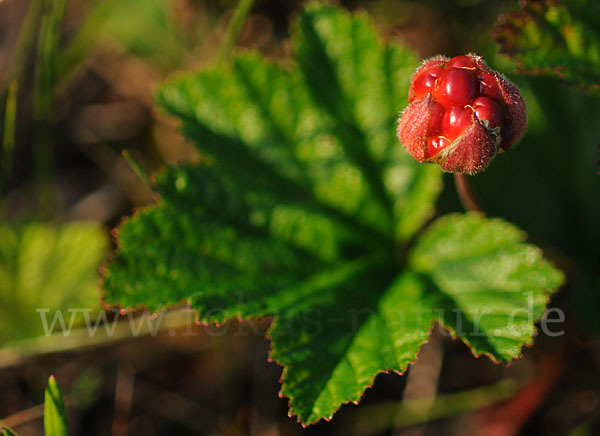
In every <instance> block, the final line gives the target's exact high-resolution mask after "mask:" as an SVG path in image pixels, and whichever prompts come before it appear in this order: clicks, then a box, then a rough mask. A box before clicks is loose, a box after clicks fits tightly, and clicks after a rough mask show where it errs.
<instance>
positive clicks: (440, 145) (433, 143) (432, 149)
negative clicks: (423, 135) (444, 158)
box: [425, 136, 452, 159]
mask: <svg viewBox="0 0 600 436" xmlns="http://www.w3.org/2000/svg"><path fill="white" fill-rule="evenodd" d="M451 143H452V142H451V141H450V140H449V139H448V138H445V137H444V136H434V137H433V138H429V140H428V141H427V149H426V151H425V159H430V158H432V157H434V156H435V155H437V154H438V153H439V152H440V151H442V150H443V149H444V148H446V147H448V146H449V145H450V144H451Z"/></svg>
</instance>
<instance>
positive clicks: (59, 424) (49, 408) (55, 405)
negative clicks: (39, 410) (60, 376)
mask: <svg viewBox="0 0 600 436" xmlns="http://www.w3.org/2000/svg"><path fill="white" fill-rule="evenodd" d="M67 424H68V423H67V413H66V411H65V402H64V400H63V397H62V393H61V392H60V388H59V387H58V383H57V382H56V379H55V378H54V376H52V375H51V376H50V377H49V378H48V385H47V386H46V393H45V400H44V434H45V436H68V435H69V428H68V425H67Z"/></svg>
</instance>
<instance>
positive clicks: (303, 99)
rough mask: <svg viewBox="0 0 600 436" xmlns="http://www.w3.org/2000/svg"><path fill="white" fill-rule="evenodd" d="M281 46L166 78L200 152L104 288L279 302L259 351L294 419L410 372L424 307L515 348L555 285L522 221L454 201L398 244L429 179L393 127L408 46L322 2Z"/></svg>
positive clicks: (123, 244) (144, 298)
mask: <svg viewBox="0 0 600 436" xmlns="http://www.w3.org/2000/svg"><path fill="white" fill-rule="evenodd" d="M292 43H293V47H294V58H295V64H294V66H293V68H291V69H285V68H282V67H280V66H277V65H273V64H270V63H268V62H266V61H265V60H264V59H263V58H262V57H260V56H258V55H255V54H244V55H241V56H239V57H237V58H236V59H235V60H233V61H232V63H231V65H230V66H228V67H219V68H212V69H207V70H204V71H201V72H199V73H193V74H182V75H180V76H179V77H177V78H175V79H174V80H172V81H171V82H169V83H167V84H166V85H165V86H163V87H162V88H161V90H160V91H159V93H158V95H157V98H158V101H159V102H160V104H161V106H162V107H163V108H164V109H165V110H166V111H168V112H169V113H171V114H172V115H174V116H176V117H177V118H179V119H180V120H181V122H182V129H183V131H184V133H185V134H186V136H187V137H188V138H190V139H191V140H193V141H194V143H195V144H196V145H197V146H198V148H199V150H200V151H201V152H202V153H203V155H204V156H205V159H204V163H203V164H202V165H197V166H181V167H177V168H174V167H171V168H167V169H166V170H165V171H163V172H162V173H160V174H159V175H158V176H157V177H156V179H155V184H154V187H155V189H156V191H157V192H158V193H159V194H160V201H159V204H158V205H157V206H155V207H150V208H146V209H143V210H141V211H140V212H139V213H138V214H136V215H135V216H134V217H132V218H130V219H128V220H127V221H126V222H125V223H124V224H123V225H122V226H121V227H120V228H119V233H118V239H119V241H118V243H119V246H118V250H117V252H116V254H115V258H114V259H113V261H112V262H111V264H110V265H109V267H108V268H107V271H106V276H105V284H104V285H105V298H106V301H107V302H108V303H111V304H119V305H122V306H147V307H149V308H150V309H151V310H160V309H162V308H164V307H167V306H172V305H175V304H178V303H180V302H186V303H187V304H189V305H190V306H192V307H193V308H194V309H196V310H197V311H198V316H199V318H200V319H201V320H202V321H207V322H213V321H214V322H222V321H226V320H227V319H229V318H232V317H239V318H249V317H261V316H273V317H274V322H273V325H272V327H271V329H270V331H269V334H270V337H271V338H272V355H271V356H272V358H273V359H274V360H275V361H277V362H279V363H281V364H282V365H283V366H284V374H283V377H282V383H283V387H282V393H283V394H284V395H286V396H287V397H289V399H290V412H291V413H292V414H295V415H297V416H298V417H299V420H300V421H301V422H302V423H304V424H306V423H310V422H314V421H317V420H319V419H321V418H327V417H330V416H331V415H332V414H333V413H334V412H335V410H336V409H337V408H338V407H339V406H340V404H342V403H345V402H348V401H355V402H356V401H358V400H359V399H360V396H361V395H362V392H363V391H364V390H365V389H366V388H367V387H368V386H369V385H370V384H372V383H373V380H374V378H375V376H376V375H377V374H378V373H379V372H381V371H384V370H388V371H397V372H403V371H405V370H406V368H407V366H408V365H409V363H410V362H412V361H413V360H414V359H415V357H416V354H417V352H418V350H419V347H420V346H421V344H422V343H423V342H425V341H426V340H427V338H428V336H429V331H430V329H431V327H432V325H433V323H434V322H436V321H438V322H440V323H442V324H443V325H445V326H446V327H448V329H450V330H451V331H453V332H454V333H455V334H456V335H457V336H461V337H463V338H464V339H465V341H466V342H468V343H469V344H470V345H471V346H472V347H473V349H474V351H475V352H476V353H486V354H488V355H490V356H491V357H492V358H493V359H496V360H499V361H504V362H505V361H508V360H510V359H511V358H514V357H515V356H517V355H519V353H520V349H521V346H522V345H523V344H528V343H531V336H532V333H533V332H534V324H533V322H534V321H535V320H537V319H539V318H540V316H541V313H542V310H543V307H544V305H545V302H546V300H547V298H548V296H549V294H550V292H551V291H553V290H555V289H556V288H557V287H558V286H559V284H560V283H561V281H562V276H561V274H560V273H559V272H558V271H556V270H555V269H554V268H553V267H551V266H550V264H549V263H548V262H546V261H544V260H543V259H542V258H541V254H540V251H539V250H538V249H536V248H535V247H533V246H530V245H527V244H524V243H523V234H522V232H520V231H519V230H517V229H516V228H515V227H513V226H511V225H509V224H507V223H505V222H503V221H500V220H496V219H491V220H490V219H485V218H483V217H481V216H478V215H470V214H468V215H452V216H447V217H444V218H441V219H439V220H437V221H436V222H435V223H434V224H433V225H432V226H431V227H430V228H428V229H427V230H425V231H424V233H423V234H422V236H421V237H419V238H418V239H417V240H416V241H414V248H413V249H412V250H411V251H410V252H409V251H408V248H407V247H408V244H409V242H411V241H413V240H414V239H415V234H416V233H417V232H418V231H419V230H420V229H421V228H422V227H423V225H424V224H425V223H426V222H427V221H428V220H429V219H430V218H431V216H432V214H433V210H434V209H433V208H434V201H435V199H436V197H437V195H438V192H439V189H440V185H441V180H440V177H441V174H440V172H439V171H438V170H437V169H436V168H435V167H433V166H426V165H420V164H418V163H417V162H415V161H414V160H413V159H412V158H411V157H410V156H408V154H406V153H405V152H404V151H403V150H402V147H401V146H400V144H398V142H397V139H396V137H395V120H396V117H397V113H398V111H399V110H400V109H401V108H402V107H403V106H404V105H405V104H406V96H407V90H408V84H409V80H410V76H411V74H412V72H413V71H414V69H415V68H416V66H417V65H418V60H417V59H416V57H415V56H414V54H412V53H411V52H410V51H408V50H406V49H405V48H403V47H402V46H400V45H398V44H387V45H386V44H384V43H382V42H381V41H379V40H378V39H377V37H376V34H375V32H374V30H373V28H372V26H371V24H370V23H369V21H368V19H367V18H366V17H364V16H361V15H358V16H352V15H350V14H347V13H345V12H342V11H340V10H339V9H336V8H332V7H329V6H322V5H313V6H309V7H308V9H307V10H306V11H305V12H304V13H302V14H301V16H300V18H299V20H298V22H297V25H296V29H295V31H294V33H293V40H292ZM489 306H491V307H489Z"/></svg>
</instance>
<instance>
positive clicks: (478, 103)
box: [473, 96, 503, 128]
mask: <svg viewBox="0 0 600 436" xmlns="http://www.w3.org/2000/svg"><path fill="white" fill-rule="evenodd" d="M473 109H474V110H475V115H476V116H477V118H479V119H480V120H486V121H487V122H488V123H489V127H492V128H494V127H500V126H501V125H502V119H503V116H502V109H501V108H500V106H498V104H497V103H495V102H494V100H492V99H491V98H489V97H484V96H482V97H477V98H476V99H475V101H474V102H473Z"/></svg>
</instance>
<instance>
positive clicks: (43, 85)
mask: <svg viewBox="0 0 600 436" xmlns="http://www.w3.org/2000/svg"><path fill="white" fill-rule="evenodd" d="M38 1H39V2H41V3H42V4H43V8H42V17H41V23H40V27H39V35H38V45H37V57H36V65H35V89H34V96H33V121H34V125H35V128H36V135H35V148H34V158H35V163H36V172H37V174H36V176H37V188H38V204H39V211H40V214H41V216H42V217H44V218H50V217H51V216H52V214H53V212H54V208H55V207H56V206H55V205H56V201H55V198H54V197H55V195H54V194H55V193H54V190H53V187H52V179H53V171H54V160H55V156H54V138H53V137H52V131H51V123H52V116H53V111H52V103H53V97H54V84H55V82H56V69H55V66H56V53H57V52H58V49H59V45H60V37H61V29H62V21H63V18H64V14H65V7H66V0H38Z"/></svg>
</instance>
